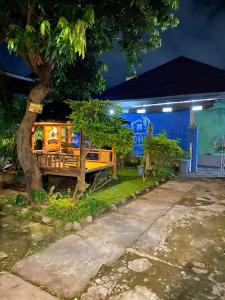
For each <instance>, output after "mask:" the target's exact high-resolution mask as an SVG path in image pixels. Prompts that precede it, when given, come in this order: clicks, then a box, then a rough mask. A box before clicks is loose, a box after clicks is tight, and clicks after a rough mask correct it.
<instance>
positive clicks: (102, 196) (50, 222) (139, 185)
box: [0, 168, 171, 271]
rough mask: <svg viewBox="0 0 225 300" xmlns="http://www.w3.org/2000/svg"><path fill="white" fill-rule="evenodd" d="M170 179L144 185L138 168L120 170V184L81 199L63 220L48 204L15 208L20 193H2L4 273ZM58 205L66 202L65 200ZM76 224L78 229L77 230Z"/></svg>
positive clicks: (1, 257) (1, 266) (163, 176)
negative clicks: (99, 216) (105, 213)
mask: <svg viewBox="0 0 225 300" xmlns="http://www.w3.org/2000/svg"><path fill="white" fill-rule="evenodd" d="M170 175H171V172H170V171H168V170H166V171H165V172H164V173H163V174H161V175H159V176H157V177H154V178H148V179H146V181H143V179H142V178H141V177H138V175H137V170H136V169H135V168H123V169H120V170H119V172H118V179H117V180H116V181H112V182H111V183H109V184H108V185H107V186H106V187H105V188H104V189H102V190H101V191H98V192H96V193H94V194H92V195H89V196H85V197H84V198H82V199H80V200H79V201H78V202H77V203H76V204H75V208H74V210H71V214H70V213H69V211H67V212H66V213H64V214H61V215H60V216H59V215H58V214H59V211H54V210H50V209H49V206H48V205H46V204H45V205H42V206H40V207H31V206H27V207H21V206H18V205H15V203H14V202H13V201H14V200H13V199H15V197H16V195H18V192H17V191H13V190H2V191H1V194H0V204H1V205H0V206H1V212H0V219H1V242H0V243H1V244H2V245H4V247H1V251H0V270H7V271H9V270H11V267H12V266H13V265H14V264H15V263H16V262H17V261H18V260H20V259H22V258H24V257H26V256H29V255H31V254H32V253H34V252H36V251H39V250H41V249H42V248H44V247H46V246H48V245H49V244H50V243H52V242H54V241H55V240H58V239H60V238H61V237H63V236H65V235H67V234H68V232H70V231H71V230H77V229H79V227H77V224H76V223H77V222H76V221H79V222H81V226H85V224H87V223H88V222H91V221H92V218H91V217H95V216H97V215H99V214H100V213H102V212H104V211H105V210H113V209H117V206H118V205H123V204H125V203H127V202H128V201H132V200H134V199H135V198H136V197H137V196H141V195H142V194H144V193H146V192H148V191H149V190H150V189H152V188H153V187H156V186H158V185H159V183H160V182H165V180H166V178H168V177H169V176H170ZM23 195H25V193H24V194H23ZM65 199H67V198H64V202H65V203H66V205H68V203H69V202H68V201H69V200H68V199H67V200H65ZM56 201H62V202H63V199H62V200H61V199H58V200H56ZM25 206H26V205H25ZM57 209H58V207H57ZM54 214H57V216H54ZM73 221H75V222H74V223H75V224H76V226H73V224H74V223H72V222H73ZM78 225H79V223H78ZM18 235H19V236H20V238H19V239H18Z"/></svg>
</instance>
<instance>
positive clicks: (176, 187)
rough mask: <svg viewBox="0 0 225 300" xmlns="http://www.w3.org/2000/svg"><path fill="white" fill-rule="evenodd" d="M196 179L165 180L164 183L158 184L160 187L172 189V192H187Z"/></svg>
mask: <svg viewBox="0 0 225 300" xmlns="http://www.w3.org/2000/svg"><path fill="white" fill-rule="evenodd" d="M196 184H197V182H196V181H185V182H183V181H167V182H166V183H164V184H162V185H160V188H162V189H168V190H172V191H173V193H174V192H175V191H176V192H184V193H186V192H189V191H190V190H191V189H192V188H193V187H194V186H195V185H196Z"/></svg>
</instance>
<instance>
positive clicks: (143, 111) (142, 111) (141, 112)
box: [137, 108, 145, 114]
mask: <svg viewBox="0 0 225 300" xmlns="http://www.w3.org/2000/svg"><path fill="white" fill-rule="evenodd" d="M137 113H138V114H145V109H144V108H142V109H137Z"/></svg>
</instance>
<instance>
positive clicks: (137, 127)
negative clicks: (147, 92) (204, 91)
mask: <svg viewBox="0 0 225 300" xmlns="http://www.w3.org/2000/svg"><path fill="white" fill-rule="evenodd" d="M123 118H124V119H126V120H128V121H129V122H130V124H129V125H127V126H128V127H129V128H131V129H133V130H134V147H133V153H134V155H136V156H142V155H143V147H142V144H143V139H144V137H145V136H146V135H147V129H148V126H149V125H150V124H152V126H153V134H154V135H157V134H159V133H160V132H161V131H162V130H164V131H166V133H167V135H168V137H169V138H171V139H178V140H179V141H180V145H181V147H182V149H183V150H185V151H186V150H188V127H189V124H190V112H189V111H177V112H170V113H163V112H159V113H146V114H137V113H134V114H123Z"/></svg>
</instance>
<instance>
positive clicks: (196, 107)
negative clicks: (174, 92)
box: [191, 105, 202, 111]
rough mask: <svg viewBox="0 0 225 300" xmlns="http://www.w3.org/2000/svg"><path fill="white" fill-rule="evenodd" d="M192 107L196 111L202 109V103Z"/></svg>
mask: <svg viewBox="0 0 225 300" xmlns="http://www.w3.org/2000/svg"><path fill="white" fill-rule="evenodd" d="M191 109H192V110H194V111H197V110H202V105H197V106H192V108H191Z"/></svg>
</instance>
